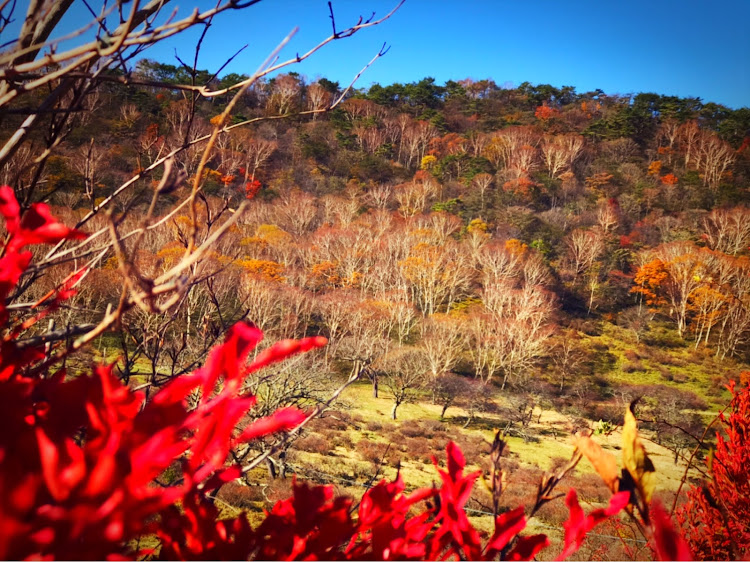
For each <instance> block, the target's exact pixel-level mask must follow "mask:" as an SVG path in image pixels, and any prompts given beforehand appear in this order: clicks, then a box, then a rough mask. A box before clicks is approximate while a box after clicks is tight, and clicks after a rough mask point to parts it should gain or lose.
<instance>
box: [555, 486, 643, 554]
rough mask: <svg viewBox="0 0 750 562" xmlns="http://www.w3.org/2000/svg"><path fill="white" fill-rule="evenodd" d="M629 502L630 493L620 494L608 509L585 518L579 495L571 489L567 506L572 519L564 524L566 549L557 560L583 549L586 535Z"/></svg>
mask: <svg viewBox="0 0 750 562" xmlns="http://www.w3.org/2000/svg"><path fill="white" fill-rule="evenodd" d="M629 501H630V492H619V493H617V494H615V495H613V496H612V497H611V498H610V500H609V506H607V508H606V509H595V510H594V511H592V512H591V513H589V515H588V516H585V515H584V513H583V509H581V506H580V504H579V503H578V494H576V491H575V490H574V489H572V488H571V489H570V492H568V495H567V497H566V498H565V504H566V505H567V506H568V509H569V510H570V518H569V519H568V520H567V521H566V522H565V523H563V527H565V548H564V549H563V551H562V553H560V556H559V557H558V558H557V559H558V560H565V559H566V558H567V557H568V556H570V555H571V554H573V553H574V552H576V551H577V550H578V549H579V548H581V545H582V544H583V540H584V539H585V538H586V534H587V533H588V532H589V531H590V530H591V529H593V528H594V527H596V526H597V525H598V524H599V523H602V522H604V521H606V520H607V519H608V518H610V517H612V516H613V515H617V514H618V513H620V511H622V510H623V508H625V506H627V505H628V502H629Z"/></svg>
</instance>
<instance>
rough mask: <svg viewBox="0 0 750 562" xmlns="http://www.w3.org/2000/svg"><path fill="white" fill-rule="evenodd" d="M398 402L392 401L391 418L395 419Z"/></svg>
mask: <svg viewBox="0 0 750 562" xmlns="http://www.w3.org/2000/svg"><path fill="white" fill-rule="evenodd" d="M399 404H400V402H394V403H393V409H391V419H392V420H395V419H396V409H397V408H398V405H399Z"/></svg>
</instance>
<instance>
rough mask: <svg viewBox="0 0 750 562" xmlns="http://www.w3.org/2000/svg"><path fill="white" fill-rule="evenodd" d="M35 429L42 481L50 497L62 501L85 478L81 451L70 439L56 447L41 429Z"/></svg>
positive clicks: (84, 464)
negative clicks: (42, 475)
mask: <svg viewBox="0 0 750 562" xmlns="http://www.w3.org/2000/svg"><path fill="white" fill-rule="evenodd" d="M35 429H36V438H37V444H38V446H39V456H40V459H41V462H42V472H43V474H44V481H45V482H46V484H47V488H48V489H49V491H50V494H52V497H53V498H55V499H56V500H57V501H59V502H61V501H64V500H66V499H67V498H68V496H69V495H70V492H71V491H72V490H73V488H75V487H76V486H77V485H78V484H79V483H80V482H81V481H82V480H83V478H84V476H86V461H85V459H84V455H83V451H82V450H81V448H80V447H79V446H78V445H76V444H75V443H74V442H73V440H72V439H70V438H65V439H63V441H62V444H59V445H58V444H57V443H55V442H53V441H52V439H50V438H49V437H48V436H47V434H46V433H45V432H44V430H43V429H42V428H41V427H39V426H37V427H36V428H35Z"/></svg>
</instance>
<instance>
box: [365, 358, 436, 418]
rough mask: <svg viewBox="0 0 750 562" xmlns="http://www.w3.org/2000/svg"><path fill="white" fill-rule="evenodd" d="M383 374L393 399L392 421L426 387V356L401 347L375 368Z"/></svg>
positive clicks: (381, 360) (384, 381)
mask: <svg viewBox="0 0 750 562" xmlns="http://www.w3.org/2000/svg"><path fill="white" fill-rule="evenodd" d="M375 368H376V369H378V370H379V371H380V372H381V373H382V379H383V384H384V385H385V386H386V387H387V388H388V390H390V392H391V396H392V397H393V408H392V409H391V419H394V420H395V419H396V411H397V410H398V407H399V406H400V405H401V404H403V403H405V402H409V401H410V400H413V399H414V398H415V396H416V392H417V391H418V390H419V389H420V388H421V387H422V386H423V385H424V382H425V369H424V356H423V354H422V352H421V351H420V350H418V349H413V348H408V347H400V348H396V349H394V350H393V351H391V352H390V353H389V354H388V355H386V356H384V357H383V358H382V359H380V361H379V362H378V364H377V365H376V367H375Z"/></svg>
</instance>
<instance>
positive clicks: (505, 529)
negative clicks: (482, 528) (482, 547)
mask: <svg viewBox="0 0 750 562" xmlns="http://www.w3.org/2000/svg"><path fill="white" fill-rule="evenodd" d="M525 528H526V517H525V515H524V508H523V506H520V507H517V508H516V509H514V510H513V511H508V512H506V513H503V514H502V515H499V516H498V517H497V518H496V519H495V532H494V534H493V535H492V538H491V539H490V541H489V542H488V543H487V547H486V551H485V558H486V559H488V560H491V559H494V558H496V557H497V554H498V553H500V551H501V550H502V549H504V548H505V547H506V546H507V545H508V543H510V541H511V540H512V539H513V538H514V537H515V536H516V535H518V533H520V532H521V531H523V530H524V529H525Z"/></svg>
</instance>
